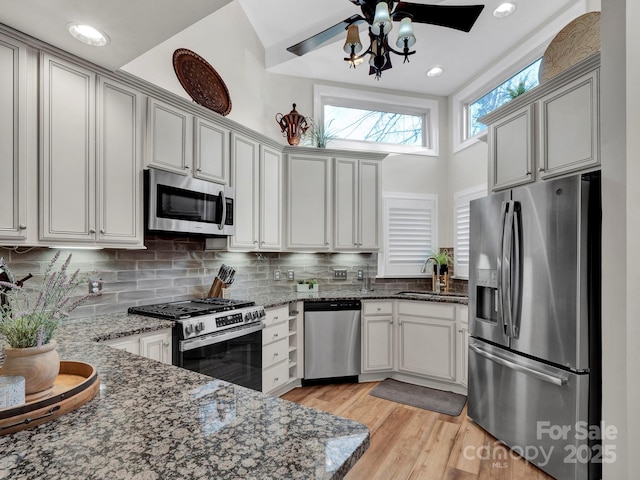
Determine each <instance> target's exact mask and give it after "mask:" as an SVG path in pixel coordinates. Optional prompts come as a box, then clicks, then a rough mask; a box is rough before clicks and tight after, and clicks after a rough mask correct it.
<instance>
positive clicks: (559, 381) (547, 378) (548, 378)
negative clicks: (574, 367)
mask: <svg viewBox="0 0 640 480" xmlns="http://www.w3.org/2000/svg"><path fill="white" fill-rule="evenodd" d="M469 349H471V350H473V351H474V352H475V353H477V354H478V355H480V356H482V357H484V358H486V359H488V360H491V361H492V362H495V363H497V364H499V365H502V366H503V367H507V368H510V369H511V370H515V371H516V372H521V373H524V374H525V375H530V376H532V377H535V378H537V379H539V380H542V381H544V382H548V383H552V384H554V385H558V386H559V387H562V386H564V385H566V384H567V378H566V377H556V376H555V375H551V374H549V373H546V372H541V371H539V370H535V369H533V368H530V367H525V366H524V365H518V364H517V363H513V362H511V361H509V360H507V359H506V358H502V357H500V356H498V355H495V354H493V353H489V352H487V351H485V350H483V349H482V348H480V347H478V346H477V345H469Z"/></svg>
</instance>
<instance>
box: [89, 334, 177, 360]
mask: <svg viewBox="0 0 640 480" xmlns="http://www.w3.org/2000/svg"><path fill="white" fill-rule="evenodd" d="M101 343H104V344H105V345H108V346H110V347H112V348H117V349H119V350H124V351H125V352H129V353H133V354H135V355H142V356H143V357H147V358H150V359H152V360H156V361H158V362H162V363H166V364H167V365H171V355H172V349H171V329H170V328H167V329H163V330H156V331H154V332H148V333H141V334H138V335H129V336H126V337H121V338H114V339H113V340H105V341H104V342H101Z"/></svg>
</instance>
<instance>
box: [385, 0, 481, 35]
mask: <svg viewBox="0 0 640 480" xmlns="http://www.w3.org/2000/svg"><path fill="white" fill-rule="evenodd" d="M483 8H484V5H422V4H418V3H411V2H398V5H397V6H396V8H395V10H394V11H393V14H392V15H391V17H392V18H393V20H402V19H403V18H404V17H411V20H412V21H413V22H416V23H428V24H430V25H439V26H441V27H448V28H455V29H456V30H462V31H463V32H468V31H470V30H471V27H473V24H474V23H476V20H477V19H478V17H479V16H480V13H481V12H482V9H483Z"/></svg>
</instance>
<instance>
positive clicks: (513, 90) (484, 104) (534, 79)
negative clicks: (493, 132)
mask: <svg viewBox="0 0 640 480" xmlns="http://www.w3.org/2000/svg"><path fill="white" fill-rule="evenodd" d="M541 62H542V58H539V59H538V60H536V61H535V62H533V63H532V64H531V65H529V66H528V67H525V68H523V69H522V70H520V71H519V72H518V73H516V74H515V75H514V76H513V77H511V78H509V79H508V80H506V81H505V82H503V83H501V84H500V85H498V86H497V87H496V88H494V89H493V90H491V91H490V92H489V93H486V94H485V95H483V96H482V97H480V98H479V99H477V100H475V101H474V102H471V103H470V104H469V105H468V106H467V119H468V123H467V131H468V133H467V138H472V137H475V136H476V135H479V134H480V133H482V132H484V131H485V130H486V129H487V126H486V125H484V124H483V123H480V122H479V121H478V119H479V118H480V117H482V116H484V115H487V114H488V113H491V112H493V111H494V110H495V109H497V108H498V107H501V106H502V105H504V104H505V103H507V102H508V101H509V100H512V99H513V98H515V97H517V96H518V95H520V94H522V93H524V92H526V91H527V90H530V89H532V88H533V87H535V86H536V85H538V70H539V69H540V63H541Z"/></svg>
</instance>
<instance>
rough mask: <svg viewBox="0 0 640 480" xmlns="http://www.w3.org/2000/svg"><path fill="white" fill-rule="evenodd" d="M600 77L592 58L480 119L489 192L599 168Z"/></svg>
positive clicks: (598, 61) (595, 56) (594, 60)
mask: <svg viewBox="0 0 640 480" xmlns="http://www.w3.org/2000/svg"><path fill="white" fill-rule="evenodd" d="M599 72H600V58H599V55H594V56H592V57H589V58H588V59H586V60H583V61H582V62H580V63H578V64H577V65H575V66H574V67H572V68H570V69H568V70H566V71H565V72H563V73H561V74H559V75H558V76H557V77H554V78H552V79H551V80H548V81H547V82H545V83H543V84H541V85H539V86H537V87H536V88H534V89H532V90H530V91H529V92H527V93H525V94H523V95H521V96H520V97H517V98H515V99H514V100H512V101H510V102H509V103H507V104H505V105H503V106H502V107H500V108H498V109H497V110H495V111H494V112H491V113H490V114H488V115H486V116H484V117H482V118H481V121H482V122H483V123H485V124H487V126H488V134H487V140H488V144H489V184H490V186H491V189H492V190H501V189H504V188H510V187H513V186H516V185H522V184H525V183H529V182H533V181H536V180H545V179H548V178H553V177H556V176H559V175H564V174H568V173H573V172H579V171H588V170H595V169H597V168H599V167H600V93H599V89H600V86H599Z"/></svg>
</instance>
